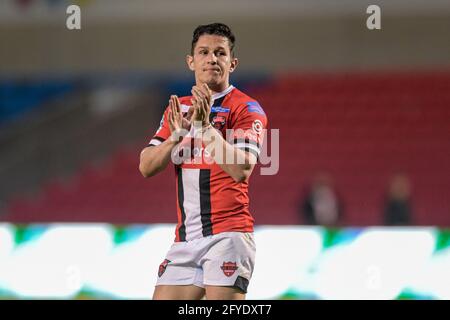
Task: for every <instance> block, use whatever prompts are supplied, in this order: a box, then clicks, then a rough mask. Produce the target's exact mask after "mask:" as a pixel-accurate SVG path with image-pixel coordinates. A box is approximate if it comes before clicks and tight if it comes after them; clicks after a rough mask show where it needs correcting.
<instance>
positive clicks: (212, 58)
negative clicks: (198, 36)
mask: <svg viewBox="0 0 450 320" xmlns="http://www.w3.org/2000/svg"><path fill="white" fill-rule="evenodd" d="M208 63H210V64H212V65H215V64H217V56H216V55H215V54H214V52H211V53H209V54H208Z"/></svg>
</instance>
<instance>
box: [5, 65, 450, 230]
mask: <svg viewBox="0 0 450 320" xmlns="http://www.w3.org/2000/svg"><path fill="white" fill-rule="evenodd" d="M249 92H250V95H252V96H253V97H255V98H256V99H258V100H259V102H260V104H261V105H262V106H263V108H264V110H265V111H266V113H267V115H268V117H269V125H270V128H273V129H275V128H278V129H280V140H281V145H280V150H281V154H280V170H279V172H278V174H277V175H274V176H261V175H260V174H259V168H256V169H255V171H254V174H253V176H252V178H251V185H250V190H251V209H252V212H253V214H254V216H255V218H256V223H257V224H296V223H301V222H302V220H301V218H300V215H299V213H298V209H297V208H298V206H299V201H300V196H301V192H302V190H303V188H304V187H305V186H306V185H307V183H308V182H309V180H310V178H311V177H312V175H313V174H314V173H315V172H316V171H317V170H326V171H328V172H329V173H330V174H331V175H332V176H333V178H334V181H335V183H336V186H337V188H338V190H339V192H340V194H341V195H342V197H343V200H344V202H345V216H344V221H343V224H345V225H376V224H380V223H381V222H382V216H381V212H382V200H383V195H384V192H385V190H386V188H387V183H388V180H389V178H390V176H391V175H392V174H394V173H396V172H397V171H403V172H405V173H407V174H408V175H409V177H410V178H411V181H412V184H413V196H412V201H413V215H414V223H415V224H419V225H447V226H448V225H450V214H449V212H450V197H449V195H450V178H449V177H450V176H449V173H450V148H449V147H450V145H449V143H450V74H449V73H398V74H393V73H383V74H317V75H314V74H313V75H311V74H309V75H298V74H293V75H281V76H278V77H276V78H275V79H274V80H273V81H272V82H271V83H270V84H267V85H265V86H264V87H254V88H251V90H250V91H249ZM140 147H141V146H132V147H129V148H127V149H126V150H121V151H119V152H117V153H116V154H114V155H112V156H111V158H110V159H109V160H108V161H107V162H106V163H104V164H103V165H102V166H98V167H96V168H94V167H89V166H87V167H86V168H85V169H84V170H82V171H80V172H79V173H78V174H77V175H76V176H75V177H74V178H73V179H72V181H66V182H64V185H62V184H60V183H56V182H51V183H49V184H48V185H47V186H45V187H44V188H43V190H42V192H41V195H40V196H38V197H37V198H36V199H33V200H30V199H16V200H14V201H12V202H11V203H10V206H9V209H8V212H9V215H8V216H7V218H8V220H10V221H13V222H29V221H43V222H45V221H107V222H112V223H136V222H145V223H157V222H175V221H176V213H175V181H174V174H173V169H172V168H168V169H167V170H166V172H164V173H163V174H160V175H158V176H155V177H153V178H151V179H144V178H142V176H141V175H140V173H139V171H138V162H139V152H140Z"/></svg>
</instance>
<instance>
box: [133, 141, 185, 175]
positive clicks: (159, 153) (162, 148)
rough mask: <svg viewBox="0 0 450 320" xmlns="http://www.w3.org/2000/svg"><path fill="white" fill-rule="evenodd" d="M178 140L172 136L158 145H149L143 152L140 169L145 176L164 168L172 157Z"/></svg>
mask: <svg viewBox="0 0 450 320" xmlns="http://www.w3.org/2000/svg"><path fill="white" fill-rule="evenodd" d="M176 144H177V142H175V141H172V140H171V139H170V138H169V139H167V140H166V141H164V142H163V143H161V144H160V145H158V146H153V147H147V148H145V149H144V150H142V152H141V157H140V162H139V171H140V172H141V173H142V175H143V176H144V177H145V178H148V177H151V176H154V175H155V174H157V173H159V172H161V171H162V170H164V169H165V168H166V167H167V165H168V164H169V161H170V159H171V154H172V149H173V147H175V145H176Z"/></svg>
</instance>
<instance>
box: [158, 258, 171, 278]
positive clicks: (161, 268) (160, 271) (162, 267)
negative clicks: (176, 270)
mask: <svg viewBox="0 0 450 320" xmlns="http://www.w3.org/2000/svg"><path fill="white" fill-rule="evenodd" d="M169 262H171V261H170V260H167V259H164V261H163V262H162V263H161V264H160V265H159V269H158V277H161V276H162V275H163V274H164V272H165V271H166V268H167V265H168V264H169Z"/></svg>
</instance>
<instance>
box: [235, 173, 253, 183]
mask: <svg viewBox="0 0 450 320" xmlns="http://www.w3.org/2000/svg"><path fill="white" fill-rule="evenodd" d="M232 178H233V180H234V181H235V182H237V183H243V182H248V179H249V178H250V173H249V172H247V171H242V172H240V173H239V174H235V175H234V176H233V177H232Z"/></svg>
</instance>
